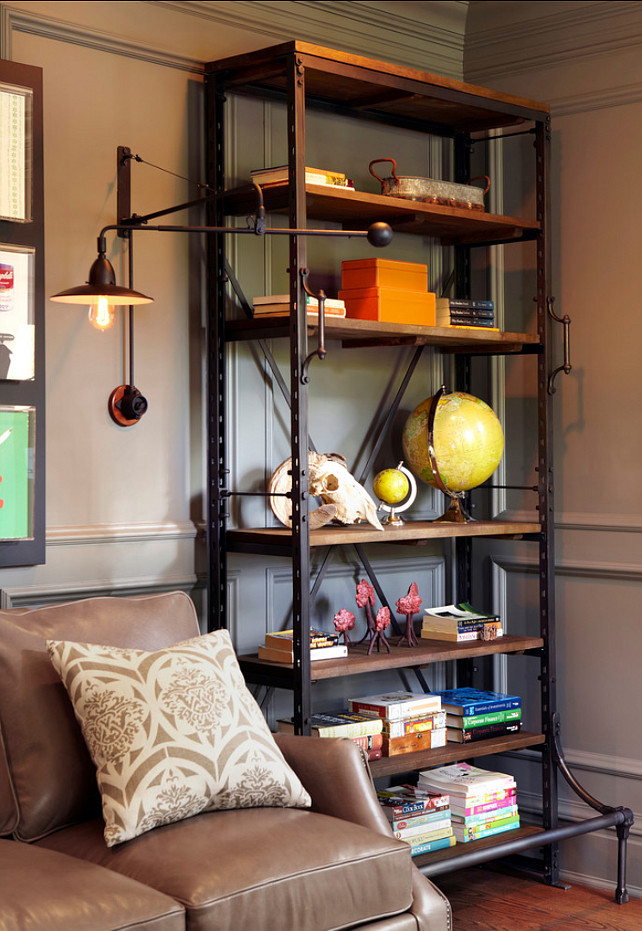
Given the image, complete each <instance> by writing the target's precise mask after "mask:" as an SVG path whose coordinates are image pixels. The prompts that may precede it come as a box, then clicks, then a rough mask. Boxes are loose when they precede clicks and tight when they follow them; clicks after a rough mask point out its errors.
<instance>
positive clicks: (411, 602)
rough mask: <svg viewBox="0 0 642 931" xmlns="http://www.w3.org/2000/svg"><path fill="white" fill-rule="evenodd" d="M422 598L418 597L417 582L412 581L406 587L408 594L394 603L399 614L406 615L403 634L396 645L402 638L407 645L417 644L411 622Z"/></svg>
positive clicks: (398, 643)
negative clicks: (407, 587)
mask: <svg viewBox="0 0 642 931" xmlns="http://www.w3.org/2000/svg"><path fill="white" fill-rule="evenodd" d="M422 603H423V599H422V598H420V597H419V590H418V589H417V583H416V582H413V583H412V585H411V586H410V588H409V589H408V594H407V595H404V596H403V597H402V598H399V600H398V601H397V603H396V608H397V611H398V612H399V614H405V615H406V629H405V630H404V632H403V634H402V635H401V637H399V639H398V640H397V646H399V645H400V644H401V643H402V642H403V641H404V640H407V641H408V646H409V647H414V646H417V644H418V643H419V641H418V639H417V635H416V634H415V628H414V625H413V623H412V620H413V617H414V616H415V614H416V613H417V612H418V611H419V609H420V608H421V605H422Z"/></svg>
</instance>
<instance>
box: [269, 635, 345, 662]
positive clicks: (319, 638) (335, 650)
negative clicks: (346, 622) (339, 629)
mask: <svg viewBox="0 0 642 931" xmlns="http://www.w3.org/2000/svg"><path fill="white" fill-rule="evenodd" d="M258 653H259V659H265V660H269V662H271V663H288V664H289V665H290V666H291V665H292V664H293V662H294V631H293V630H280V631H277V632H276V633H271V634H266V635H265V643H264V644H263V645H262V646H259V648H258ZM347 655H348V648H347V646H345V644H343V643H339V635H338V634H336V633H331V634H329V633H326V632H325V631H323V630H315V629H314V628H310V660H311V661H312V660H321V659H340V658H341V657H344V656H347Z"/></svg>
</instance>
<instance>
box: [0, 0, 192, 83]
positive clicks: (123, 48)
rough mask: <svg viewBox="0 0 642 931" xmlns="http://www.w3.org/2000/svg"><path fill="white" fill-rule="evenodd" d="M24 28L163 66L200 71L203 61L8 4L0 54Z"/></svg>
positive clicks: (0, 17)
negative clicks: (16, 33) (15, 33)
mask: <svg viewBox="0 0 642 931" xmlns="http://www.w3.org/2000/svg"><path fill="white" fill-rule="evenodd" d="M14 32H24V33H28V34H30V35H34V36H38V37H39V38H43V39H51V40H53V41H56V42H65V43H67V44H69V45H79V46H82V47H84V48H89V49H93V50H94V51H97V52H109V53H110V54H111V55H123V56H124V57H126V58H135V59H138V60H139V61H145V62H148V63H149V64H153V65H161V66H162V67H165V68H175V69H177V70H179V71H188V72H191V73H195V74H202V73H203V63H202V62H200V61H196V60H195V59H193V58H187V57H185V56H183V55H176V54H174V53H173V52H169V51H167V50H166V49H158V48H151V47H150V46H148V45H144V44H143V43H138V42H132V41H129V40H128V39H125V38H123V37H122V36H118V35H113V34H110V33H107V32H103V31H101V30H98V29H91V28H89V27H87V26H79V25H77V24H76V23H72V22H69V21H66V20H62V19H56V18H55V17H53V16H43V14H42V13H37V12H31V11H29V10H23V9H20V8H19V7H12V6H9V5H8V4H6V3H3V4H2V5H1V6H0V56H1V57H2V58H7V59H11V57H12V54H11V50H12V35H13V33H14Z"/></svg>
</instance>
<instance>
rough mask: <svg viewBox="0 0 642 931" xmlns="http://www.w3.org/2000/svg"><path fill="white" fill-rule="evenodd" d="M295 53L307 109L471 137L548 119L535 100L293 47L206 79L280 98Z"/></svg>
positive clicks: (303, 45)
mask: <svg viewBox="0 0 642 931" xmlns="http://www.w3.org/2000/svg"><path fill="white" fill-rule="evenodd" d="M294 52H295V53H297V55H298V56H299V58H300V60H301V63H302V65H303V67H304V69H305V84H306V94H307V95H308V97H309V98H310V102H311V104H314V103H315V102H316V101H319V102H323V103H325V104H333V105H334V106H335V107H337V108H338V109H345V110H350V109H351V110H353V111H356V112H358V111H364V112H367V113H372V114H374V115H378V116H379V118H380V119H383V118H385V116H386V115H387V114H391V115H394V116H397V117H405V118H406V119H412V120H414V121H417V123H418V124H420V123H422V122H423V123H426V122H429V123H438V124H441V125H443V126H446V127H451V129H452V131H458V130H466V131H469V132H472V131H473V130H476V129H477V130H487V129H491V128H496V127H500V126H511V125H516V124H519V123H521V122H523V121H524V120H527V119H544V118H545V117H546V115H547V114H548V113H549V107H548V105H547V104H545V103H541V102H539V101H536V100H531V99H528V98H524V97H516V96H514V95H509V94H506V93H503V92H501V91H495V90H490V89H488V88H484V87H478V86H476V85H473V84H466V83H463V82H461V81H455V80H453V79H451V78H447V77H444V76H442V75H436V74H432V73H430V72H427V71H420V70H418V69H416V68H409V67H407V66H404V65H398V64H391V63H390V62H384V61H377V60H374V59H371V58H366V57H364V56H361V55H355V54H352V53H349V52H344V51H337V50H336V49H327V48H324V47H322V46H319V45H315V44H311V43H308V42H301V41H299V40H295V41H291V42H287V43H284V44H282V45H278V46H273V47H271V48H266V49H258V50H256V51H252V52H250V53H245V54H242V55H234V56H232V57H229V58H225V59H221V60H218V61H213V62H209V63H208V64H206V66H205V72H206V73H217V72H218V73H223V74H224V75H225V78H226V82H227V86H228V87H230V89H233V90H234V91H235V92H236V93H238V92H243V91H245V92H246V93H248V92H249V93H252V94H253V95H258V96H261V94H262V92H263V93H265V92H268V91H270V92H272V93H280V94H284V93H285V90H286V70H285V63H286V56H287V55H288V54H291V53H294Z"/></svg>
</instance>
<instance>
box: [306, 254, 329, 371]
mask: <svg viewBox="0 0 642 931" xmlns="http://www.w3.org/2000/svg"><path fill="white" fill-rule="evenodd" d="M308 274H309V271H308V269H307V268H302V269H301V284H302V285H303V290H304V291H305V293H306V294H309V295H310V297H313V298H315V299H316V300H317V301H318V305H319V306H318V318H317V319H318V334H317V348H316V349H315V350H314V351H313V352H311V353H310V354H309V355H308V356H307V357H306V359H305V361H304V362H303V366H302V368H301V381H302V382H303V384H305V385H307V383H308V382H309V380H310V376H309V375H308V366H309V365H310V362H311V361H312V360H313V359H314V357H315V356H316V357H317V358H319V359H325V357H326V348H325V299H326V294H325V291H323V290H321V291H319V293H318V294H315V293H314V291H312V290H310V288H309V287H308ZM306 320H307V311H306Z"/></svg>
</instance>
